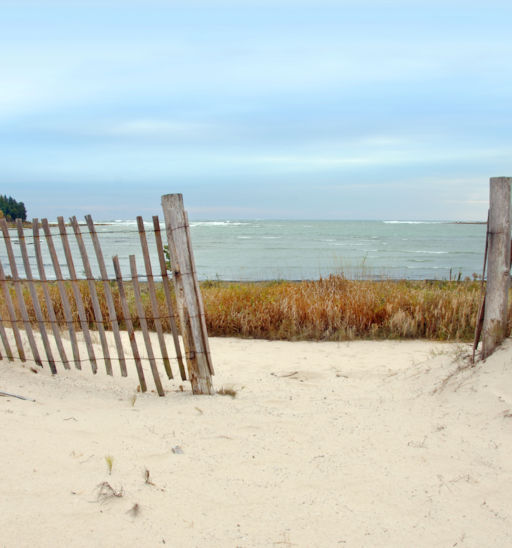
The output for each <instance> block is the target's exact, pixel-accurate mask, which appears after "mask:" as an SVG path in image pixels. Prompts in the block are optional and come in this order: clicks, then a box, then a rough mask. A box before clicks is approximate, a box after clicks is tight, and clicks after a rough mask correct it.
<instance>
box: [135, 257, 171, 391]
mask: <svg viewBox="0 0 512 548" xmlns="http://www.w3.org/2000/svg"><path fill="white" fill-rule="evenodd" d="M130 271H131V275H132V281H133V294H134V297H135V305H136V307H137V314H138V315H139V322H140V326H141V328H142V335H143V337H144V342H145V344H146V350H147V353H148V358H149V364H150V366H151V372H152V374H153V379H154V381H155V386H156V391H157V393H158V395H159V396H164V395H165V393H164V389H163V387H162V383H161V382H160V375H159V374H158V368H157V366H156V361H155V355H154V354H153V347H152V345H151V338H150V336H149V332H148V324H147V322H146V315H145V313H144V308H143V306H142V300H141V297H140V286H139V276H138V274H137V265H136V263H135V255H130Z"/></svg>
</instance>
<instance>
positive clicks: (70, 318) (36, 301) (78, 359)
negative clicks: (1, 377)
mask: <svg viewBox="0 0 512 548" xmlns="http://www.w3.org/2000/svg"><path fill="white" fill-rule="evenodd" d="M85 221H86V222H85V225H83V224H82V225H81V224H79V223H78V220H77V219H76V218H75V217H72V218H71V219H70V220H69V225H70V226H71V232H70V233H71V234H73V235H74V238H75V240H74V241H75V244H76V248H77V249H78V254H79V257H80V263H81V265H82V267H83V274H84V277H83V278H81V277H79V276H78V275H77V269H76V267H75V264H76V258H75V257H73V253H72V245H71V243H70V239H69V235H68V231H67V226H66V223H65V222H64V219H63V218H62V217H59V218H58V222H57V228H58V234H56V233H55V231H54V232H53V233H52V230H51V226H50V224H49V222H48V220H47V219H42V220H41V221H39V220H38V219H33V221H32V236H31V237H32V239H33V248H30V250H32V249H33V250H34V256H31V255H30V253H29V250H28V248H27V241H26V239H27V238H30V236H29V234H27V233H26V231H25V228H24V226H23V224H22V223H21V221H19V220H18V221H17V223H16V238H15V237H14V234H12V233H11V232H10V230H9V227H8V225H7V222H6V220H5V219H0V231H1V234H2V236H3V240H4V246H5V250H6V252H7V258H8V270H9V272H10V274H9V275H6V269H4V265H3V264H2V261H1V260H0V286H1V291H0V341H1V343H2V345H3V348H4V349H5V357H6V358H7V359H8V360H10V361H13V360H14V359H16V358H19V359H20V360H22V361H34V362H35V363H36V364H37V365H39V366H42V367H43V366H45V365H48V366H49V368H50V371H51V372H52V374H56V373H57V372H58V367H59V366H63V367H64V368H65V369H70V363H74V366H75V368H76V369H81V368H82V364H83V362H84V361H88V362H89V364H90V366H91V369H92V372H93V373H97V371H98V363H99V360H101V361H102V362H103V364H104V366H105V370H106V373H107V374H108V375H113V374H114V368H113V362H117V363H118V364H119V368H120V374H121V375H122V376H126V375H128V373H129V362H131V361H132V362H133V363H134V365H135V370H136V372H137V376H138V380H139V389H140V390H141V391H142V392H145V391H146V390H147V384H146V380H145V376H144V368H143V361H147V362H148V364H149V370H150V371H151V375H152V377H153V381H154V385H155V389H156V392H157V393H158V395H160V396H163V395H165V390H164V387H163V385H162V382H161V380H160V373H159V366H160V365H161V366H163V370H164V371H165V373H166V376H167V377H168V378H169V379H172V378H173V377H174V375H173V371H172V367H171V362H172V360H176V362H177V365H178V368H179V372H180V378H181V380H182V381H183V380H186V379H187V374H186V372H185V365H184V362H183V357H182V356H183V354H182V350H181V344H182V343H181V341H180V337H179V332H178V326H177V322H176V318H177V315H176V313H175V311H174V304H173V299H172V289H171V285H170V281H169V276H168V273H167V267H166V257H165V250H164V246H163V242H162V238H161V231H160V221H159V219H158V217H156V216H155V217H153V230H152V231H151V232H153V233H154V236H155V245H156V250H157V256H158V266H157V269H156V271H155V272H159V275H158V278H159V279H158V280H155V275H154V274H153V266H152V264H151V258H150V253H149V247H148V240H147V232H149V231H147V230H146V229H145V227H144V222H143V220H142V218H141V217H137V227H138V233H139V239H140V244H141V251H142V257H143V263H144V274H142V275H139V274H138V270H137V264H136V260H135V256H134V255H130V257H129V264H130V274H131V278H130V279H126V280H123V276H122V274H121V267H120V263H119V258H118V257H117V256H114V257H112V262H113V266H114V272H115V277H114V278H113V279H110V278H109V276H108V273H107V269H106V264H105V260H104V257H103V252H102V248H101V244H100V237H101V232H98V231H97V230H96V227H95V225H94V222H93V220H92V218H91V216H90V215H87V216H86V217H85ZM40 227H42V230H43V232H42V234H40V231H39V228H40ZM86 237H88V239H87V241H86ZM55 240H60V245H61V248H62V253H61V259H60V261H64V264H62V265H61V262H59V255H58V253H57V250H56V247H55ZM89 241H90V243H91V244H92V248H93V249H94V256H95V261H96V262H95V263H94V264H96V265H97V266H98V269H99V276H94V273H93V267H92V266H91V264H92V262H91V260H90V259H89V251H88V246H87V245H86V243H87V242H89ZM29 243H32V242H29ZM43 243H46V251H47V254H48V256H49V257H50V259H51V266H52V267H53V272H51V267H50V266H49V265H48V264H45V262H44V253H43V252H44V251H45V250H44V249H43ZM189 248H190V250H191V246H190V244H189ZM15 251H16V252H15ZM34 257H35V261H36V264H37V276H36V275H35V268H34V271H33V267H32V266H31V263H30V259H31V258H34ZM20 258H21V263H20ZM77 258H78V257H77ZM32 264H33V263H32ZM21 265H22V266H23V271H24V273H23V274H22V275H21V276H20V273H19V269H21ZM6 266H7V265H6ZM63 267H65V268H66V269H67V271H68V273H69V276H68V277H67V278H65V277H64V275H63ZM80 270H82V268H81V269H80ZM174 281H175V280H174ZM130 282H131V284H130ZM159 283H161V284H162V287H163V294H164V296H165V301H164V303H163V304H164V308H165V311H164V312H163V313H162V312H161V310H162V303H161V302H159V301H158V299H157V284H159ZM129 285H131V293H130V295H133V303H134V304H135V311H134V310H132V311H130V307H129V301H128V298H127V289H129ZM193 288H194V298H195V299H197V298H198V294H197V291H198V285H197V280H195V283H193ZM27 289H28V291H27ZM57 290H58V293H57ZM115 291H117V292H116V293H115ZM146 291H147V293H148V294H149V300H150V306H151V312H150V313H149V314H148V312H147V307H146V308H145V307H144V303H143V298H142V294H143V293H144V294H145V293H146ZM180 291H182V290H181V289H180ZM57 295H58V296H57ZM114 297H116V299H117V301H116V299H115V298H114ZM199 299H200V293H199ZM116 302H117V311H116ZM198 306H199V307H200V308H199V310H202V302H200V303H199V305H198ZM203 314H204V312H203ZM203 320H204V318H203ZM164 321H165V324H166V325H168V327H169V331H170V333H171V334H172V340H173V344H174V350H175V357H171V356H170V355H169V352H168V349H167V345H166V340H165V336H164ZM135 325H139V326H140V329H141V331H142V341H143V344H144V347H145V356H146V357H144V358H143V357H141V352H140V351H139V346H138V344H137V336H136V331H135V327H134V326H135ZM149 325H153V326H154V328H155V331H156V336H157V341H158V345H157V348H158V350H159V352H158V353H157V354H155V350H154V349H153V344H152V341H151V336H150V332H149ZM93 326H94V329H93ZM9 329H10V330H11V336H12V339H11V340H10V338H9V334H8V330H9ZM109 331H110V332H111V333H112V336H113V339H114V343H115V344H114V345H111V344H110V345H109V340H108V338H109V336H108V335H107V333H108V332H109ZM64 332H66V333H67V334H69V337H67V338H64V337H63V336H62V335H63V333H64ZM124 332H125V333H124ZM123 333H124V334H125V335H126V338H127V340H128V341H129V343H130V349H131V356H129V355H127V346H126V342H125V345H123V336H124V335H123ZM36 335H38V336H37V337H36ZM51 335H53V340H51ZM96 336H97V337H99V341H100V344H101V353H100V354H101V355H100V356H98V355H97V354H98V350H97V348H96V350H95V348H94V346H95V345H94V342H93V338H95V337H96ZM187 338H188V337H184V339H187ZM36 339H37V340H36ZM68 339H69V341H68V342H69V345H70V347H68V350H66V344H67V340H68ZM80 340H81V341H82V342H83V343H84V344H85V348H86V350H87V356H88V360H86V359H85V357H84V356H81V355H80V348H79V342H80ZM13 342H14V346H15V349H16V351H17V356H15V355H14V353H13V347H12V344H13ZM27 342H28V348H26V345H27ZM38 343H39V346H38ZM139 344H140V343H139ZM185 344H186V345H187V344H188V341H185ZM41 345H42V348H41ZM114 348H115V355H111V353H112V352H113V349H114ZM27 351H28V352H29V354H27ZM30 354H31V355H30ZM185 355H186V356H187V365H188V366H189V368H190V360H189V356H191V355H193V352H191V351H190V349H188V348H187V346H185ZM42 356H44V357H42ZM71 356H72V357H71ZM0 359H4V355H3V352H1V353H0ZM194 377H195V374H194ZM189 380H190V374H189ZM209 386H210V387H211V381H210V383H209ZM193 388H194V386H193ZM194 393H198V392H197V391H196V390H195V389H194ZM208 393H211V388H210V389H209V390H208Z"/></svg>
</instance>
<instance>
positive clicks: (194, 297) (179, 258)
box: [162, 194, 213, 394]
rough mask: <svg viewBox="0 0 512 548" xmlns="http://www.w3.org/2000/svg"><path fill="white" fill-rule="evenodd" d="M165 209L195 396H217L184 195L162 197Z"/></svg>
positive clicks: (182, 326) (179, 309)
mask: <svg viewBox="0 0 512 548" xmlns="http://www.w3.org/2000/svg"><path fill="white" fill-rule="evenodd" d="M162 208H163V210H164V217H165V227H166V232H167V240H168V243H169V252H170V254H171V264H172V268H173V272H174V276H173V280H174V287H175V289H176V299H177V302H178V312H179V314H180V323H181V332H182V335H183V342H184V344H185V351H186V358H187V366H188V373H189V379H190V384H191V386H192V393H193V394H213V385H212V379H211V371H213V366H212V364H211V355H210V353H209V350H208V347H207V346H206V345H205V340H207V337H208V335H207V333H206V332H205V330H204V327H205V322H204V320H203V319H202V318H201V305H200V304H199V301H200V300H202V299H201V293H200V292H199V291H198V284H197V280H195V279H194V278H195V273H194V266H193V261H192V257H193V253H192V246H191V244H190V241H187V239H188V238H189V236H190V233H189V231H187V225H188V221H187V216H186V213H185V209H184V207H183V196H182V195H181V194H167V195H165V196H162Z"/></svg>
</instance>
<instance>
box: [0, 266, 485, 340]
mask: <svg viewBox="0 0 512 548" xmlns="http://www.w3.org/2000/svg"><path fill="white" fill-rule="evenodd" d="M79 287H80V293H81V295H82V299H83V302H84V306H85V309H86V313H87V317H88V320H89V322H90V326H91V328H94V321H93V320H94V312H93V306H92V302H91V298H90V294H89V288H88V285H87V282H85V281H82V282H80V283H79ZM96 288H97V292H98V297H99V301H100V307H101V311H102V314H103V317H104V318H105V319H108V317H109V314H108V308H107V304H106V300H105V295H104V288H103V284H102V283H101V282H97V283H96ZM111 288H112V292H113V295H114V302H115V307H116V313H117V317H118V318H123V315H122V311H121V304H120V299H119V293H118V291H117V285H116V284H115V283H111ZM201 289H202V294H203V299H204V304H205V311H206V320H207V326H208V332H209V333H210V335H214V336H231V337H250V338H265V339H282V340H325V341H340V340H350V339H388V338H396V339H399V338H425V339H432V340H458V341H467V340H471V339H472V337H473V333H474V327H475V319H476V315H477V312H478V306H479V300H480V284H479V283H478V282H474V281H461V282H455V281H438V282H432V281H391V280H389V281H378V282H376V281H364V280H357V281H354V280H347V279H345V278H344V277H343V276H330V277H329V278H325V279H321V280H316V281H303V282H286V281H277V282H260V283H227V282H203V283H202V284H201ZM49 290H50V294H51V297H52V301H53V303H54V308H55V313H56V315H57V318H58V320H59V322H61V324H62V326H64V325H65V322H64V312H63V307H62V303H61V299H60V295H59V292H58V288H57V285H56V284H55V283H50V284H49ZM66 290H67V294H68V298H69V300H70V302H71V305H72V310H73V319H74V321H75V323H76V325H77V326H78V325H79V323H78V313H77V310H76V305H75V301H74V297H73V292H72V288H71V284H70V283H67V284H66ZM126 292H127V298H128V304H129V308H130V312H131V316H132V319H133V322H134V325H135V327H136V328H138V327H139V321H138V318H137V315H136V310H135V304H134V300H133V291H132V289H131V285H128V284H126ZM38 293H39V299H40V303H41V307H42V309H43V313H44V315H45V318H48V313H47V310H46V303H45V301H44V297H43V292H42V288H41V287H40V286H39V287H38ZM11 294H12V298H13V302H14V304H15V307H16V308H17V309H18V305H17V300H16V297H15V294H14V289H13V288H12V287H11ZM24 295H25V302H27V303H30V302H31V300H30V295H29V291H28V288H27V287H24ZM142 300H143V305H144V309H145V312H146V316H147V318H152V317H153V312H152V310H151V304H150V300H149V294H148V291H147V286H142ZM157 300H158V306H159V314H160V316H161V317H162V318H163V321H162V323H163V327H164V329H165V330H167V331H169V330H170V325H169V320H168V315H169V312H168V310H167V307H166V304H165V297H164V293H163V290H162V287H161V286H157ZM28 308H29V317H30V319H31V321H32V322H34V323H35V319H36V317H35V312H34V310H33V307H32V306H30V307H28ZM0 313H1V314H2V318H3V319H4V321H6V320H7V319H8V317H9V316H8V311H7V307H6V305H5V302H4V298H3V294H2V295H0ZM17 314H18V318H20V315H19V310H18V312H17ZM148 323H149V327H150V329H152V328H154V322H153V321H152V320H149V321H148ZM6 324H7V325H8V321H6ZM120 325H121V328H123V327H124V322H123V321H122V320H120Z"/></svg>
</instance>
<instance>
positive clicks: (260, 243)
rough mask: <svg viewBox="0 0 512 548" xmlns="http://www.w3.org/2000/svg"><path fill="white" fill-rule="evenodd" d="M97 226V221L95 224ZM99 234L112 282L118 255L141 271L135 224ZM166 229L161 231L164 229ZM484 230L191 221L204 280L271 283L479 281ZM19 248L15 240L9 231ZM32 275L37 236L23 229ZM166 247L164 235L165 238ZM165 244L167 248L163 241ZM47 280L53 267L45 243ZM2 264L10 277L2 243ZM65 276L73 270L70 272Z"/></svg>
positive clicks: (115, 225) (100, 228)
mask: <svg viewBox="0 0 512 548" xmlns="http://www.w3.org/2000/svg"><path fill="white" fill-rule="evenodd" d="M96 223H98V221H96ZM103 223H104V224H99V223H98V224H97V232H98V234H99V238H100V242H101V245H102V249H103V255H104V257H105V261H106V263H107V267H108V270H109V275H110V276H112V277H113V268H112V266H111V265H112V261H111V257H112V256H113V255H118V256H119V259H120V262H121V266H122V269H123V274H124V275H125V276H128V274H129V266H128V265H129V263H128V257H129V255H130V254H135V255H136V257H137V264H138V268H139V272H142V270H143V260H142V254H141V247H140V240H139V235H138V232H137V226H136V223H135V221H111V222H110V221H107V222H103ZM145 226H146V230H147V231H148V233H147V237H148V242H149V245H150V248H151V255H152V261H153V269H154V271H155V273H156V272H157V271H158V260H157V258H156V248H155V244H154V235H153V232H152V229H153V225H152V223H151V222H148V223H146V225H145ZM162 228H163V227H162ZM485 230H486V229H485V225H483V224H457V223H451V222H424V221H418V222H411V221H407V222H402V221H392V220H390V221H258V220H255V221H195V222H194V221H191V236H192V244H193V248H194V254H195V259H196V267H197V272H198V276H199V279H201V280H206V279H220V280H271V279H289V280H301V279H317V278H319V277H320V276H324V277H325V276H328V275H329V274H331V273H335V274H342V273H343V274H344V275H345V276H347V277H350V278H361V277H363V278H377V279H378V278H382V277H387V278H408V279H448V278H449V277H450V275H451V276H452V277H457V276H458V275H459V273H460V275H461V276H462V277H465V276H470V277H471V276H472V275H473V273H478V274H480V273H481V271H482V262H483V254H484V246H485ZM52 231H53V232H54V233H55V235H56V236H55V239H54V240H55V244H56V247H57V250H58V254H59V256H60V262H61V263H62V264H63V265H64V264H65V261H64V259H63V252H62V248H61V246H60V241H59V239H58V236H57V232H58V229H57V228H53V229H52ZM82 232H83V233H84V239H85V241H86V245H87V247H88V249H89V250H90V251H89V257H90V258H91V263H92V266H93V272H94V275H95V276H96V275H98V276H99V270H98V268H97V265H96V264H95V261H94V260H92V259H93V257H94V251H93V248H92V245H91V242H90V240H89V236H88V233H87V229H86V227H82ZM68 233H69V240H70V243H71V244H72V247H73V248H74V257H75V264H76V266H77V271H78V272H79V275H80V276H83V275H84V271H83V268H82V264H81V262H80V258H79V257H80V255H79V253H78V248H77V246H76V242H75V238H74V235H72V230H71V229H70V228H68ZM10 234H11V238H12V239H13V241H17V233H16V231H15V230H10ZM25 234H26V241H27V244H28V252H29V254H30V255H31V265H32V270H33V273H34V275H37V266H36V262H35V257H34V248H33V238H32V231H31V230H28V229H27V230H25ZM162 236H163V238H164V240H165V231H163V232H162ZM164 243H165V242H164ZM14 248H15V253H16V256H17V263H18V265H19V268H20V275H21V276H22V277H24V274H23V272H24V270H23V267H22V261H21V254H20V251H19V247H18V246H17V245H15V246H14ZM42 248H43V254H44V257H45V258H44V262H45V265H46V269H47V276H48V278H51V277H54V276H52V275H51V273H52V269H51V261H50V258H49V255H48V253H47V250H46V244H45V242H44V239H43V241H42ZM0 260H1V261H2V264H3V266H4V270H6V273H7V274H9V273H10V269H9V267H8V261H7V254H6V250H5V244H4V241H3V238H0ZM64 276H67V269H65V268H64Z"/></svg>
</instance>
